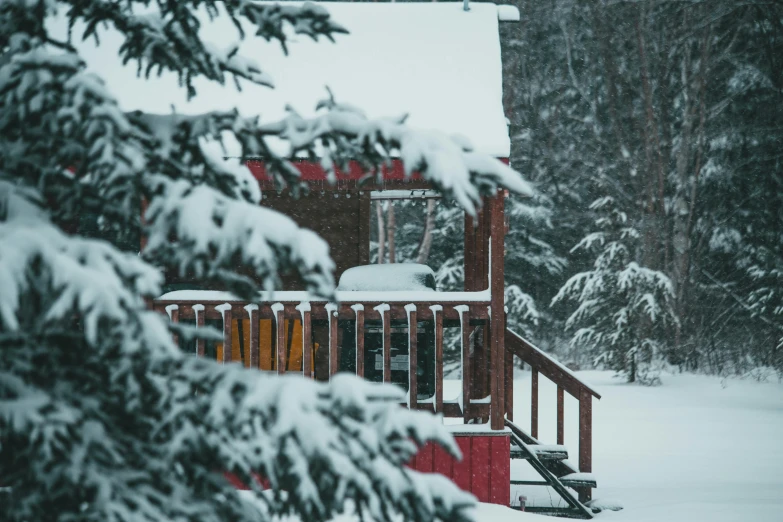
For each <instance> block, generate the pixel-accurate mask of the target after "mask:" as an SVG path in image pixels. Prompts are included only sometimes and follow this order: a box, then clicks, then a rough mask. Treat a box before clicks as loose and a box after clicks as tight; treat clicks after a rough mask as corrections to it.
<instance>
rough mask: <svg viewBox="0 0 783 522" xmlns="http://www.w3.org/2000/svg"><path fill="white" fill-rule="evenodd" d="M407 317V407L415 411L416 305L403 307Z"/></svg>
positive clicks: (417, 387)
mask: <svg viewBox="0 0 783 522" xmlns="http://www.w3.org/2000/svg"><path fill="white" fill-rule="evenodd" d="M405 312H406V314H407V315H408V407H409V408H411V409H412V410H415V409H417V408H418V407H419V401H418V394H419V383H418V375H416V372H417V371H418V368H419V365H418V360H417V359H418V345H417V343H418V332H417V329H418V324H417V323H416V305H415V304H413V303H411V304H407V305H405Z"/></svg>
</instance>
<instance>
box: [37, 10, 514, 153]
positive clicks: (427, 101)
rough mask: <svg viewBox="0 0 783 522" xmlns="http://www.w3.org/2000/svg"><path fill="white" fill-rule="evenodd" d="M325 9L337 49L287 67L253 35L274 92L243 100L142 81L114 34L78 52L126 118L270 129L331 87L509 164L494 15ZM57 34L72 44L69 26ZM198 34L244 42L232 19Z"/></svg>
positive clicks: (294, 38)
mask: <svg viewBox="0 0 783 522" xmlns="http://www.w3.org/2000/svg"><path fill="white" fill-rule="evenodd" d="M323 6H324V7H325V8H326V9H327V10H328V11H329V12H330V14H331V15H332V18H333V19H334V20H335V21H336V22H337V23H339V24H340V25H342V26H343V27H345V28H346V29H348V31H349V32H350V34H347V35H344V34H338V35H336V36H335V38H336V43H332V42H329V41H328V40H325V39H322V40H321V41H319V42H313V41H312V40H311V39H310V38H309V37H306V36H303V35H291V39H290V40H289V43H288V48H289V56H288V57H286V56H284V54H283V51H282V50H281V48H280V45H279V44H278V43H275V42H272V43H268V42H266V41H265V40H263V39H262V38H259V37H256V36H254V32H253V31H249V32H247V36H246V39H245V40H244V41H243V42H242V44H241V45H240V54H242V55H243V56H246V57H249V58H252V59H254V60H256V61H257V62H258V63H259V65H260V66H261V68H262V70H263V71H264V72H265V73H267V74H269V75H271V77H272V79H273V81H274V83H275V85H276V87H275V89H273V90H270V89H269V88H267V87H262V86H256V85H251V84H249V83H248V82H243V84H242V91H241V92H238V91H237V90H236V88H235V87H234V85H233V82H227V83H228V84H227V85H225V86H220V85H218V84H215V83H213V82H208V81H206V80H203V79H197V81H196V82H195V87H196V89H197V91H198V94H197V96H196V97H195V98H193V99H192V100H190V101H187V97H186V93H185V90H184V89H182V88H181V87H179V86H178V84H177V78H176V76H175V75H174V74H172V73H164V74H163V75H162V76H161V77H155V76H154V75H153V76H151V77H150V79H149V80H144V79H141V78H137V76H136V66H135V64H133V63H129V64H127V65H123V64H122V63H121V61H120V60H119V59H118V57H117V56H118V49H119V46H120V43H121V41H120V37H119V35H118V34H117V33H116V32H114V31H113V30H109V29H104V30H102V31H101V30H99V35H100V38H101V45H100V46H97V47H96V45H95V43H94V40H93V39H89V40H87V41H84V42H82V41H81V38H80V36H81V30H82V29H83V28H82V27H79V26H78V25H77V27H76V28H75V29H76V32H75V33H74V34H75V35H79V36H78V37H77V38H74V44H75V45H76V47H77V48H78V50H79V52H80V54H81V56H82V57H83V58H84V59H85V61H86V62H87V66H88V69H90V70H92V71H94V72H96V73H98V74H99V75H100V76H101V77H103V79H104V80H105V81H106V82H107V84H108V87H109V89H110V91H111V92H112V93H113V94H114V95H115V96H116V97H117V99H118V102H119V104H120V107H121V108H122V109H123V110H126V111H130V110H137V109H139V110H143V111H145V112H149V113H158V114H168V113H170V112H171V108H172V106H174V107H175V108H176V110H177V112H178V113H181V114H198V113H204V112H208V111H212V110H227V109H232V108H234V107H237V108H238V109H239V111H240V113H242V114H243V115H246V116H255V115H261V117H262V120H263V121H267V122H268V121H274V120H277V119H280V118H282V117H283V116H284V115H285V112H284V110H285V106H286V104H290V105H291V106H292V107H293V108H294V109H295V110H296V111H298V112H299V113H300V114H302V115H303V116H309V115H312V114H313V113H314V110H315V106H316V103H317V102H318V101H319V100H322V99H324V98H325V97H326V94H327V93H326V87H327V86H328V87H329V88H330V89H331V90H332V92H333V93H334V95H335V97H336V99H337V100H338V101H339V102H344V103H350V104H351V105H354V106H356V107H359V108H361V109H362V110H364V111H365V112H366V113H367V115H368V116H369V117H371V118H380V117H396V116H399V115H401V114H405V113H408V114H409V118H408V123H409V124H410V125H411V126H414V127H418V128H422V129H436V130H440V131H445V132H448V133H449V134H459V135H462V136H464V137H466V138H468V139H469V140H470V142H472V144H473V146H474V147H475V148H476V149H477V150H478V151H480V152H483V153H486V154H489V155H492V156H495V157H508V155H509V146H510V145H509V137H508V129H507V124H506V118H505V115H504V113H503V105H502V78H501V60H500V40H499V34H498V18H499V13H498V7H497V6H496V5H494V4H485V3H472V4H471V5H470V11H467V12H466V11H464V10H463V7H462V2H434V3H342V2H324V3H323ZM504 13H505V11H502V12H501V13H500V14H501V15H503V14H504ZM50 29H51V30H52V31H53V32H54V33H55V34H61V35H62V36H64V35H65V30H66V27H65V23H64V21H63V20H62V19H60V20H58V21H55V22H54V23H53V24H52V27H51V28H50ZM201 32H202V37H203V38H204V39H205V40H206V41H208V42H210V43H212V44H214V45H215V46H216V47H217V48H220V49H223V48H227V47H229V46H230V45H231V44H233V43H235V42H236V41H237V40H238V36H237V31H236V29H235V28H234V27H233V25H232V24H231V22H230V21H229V20H228V19H227V18H225V17H220V18H219V19H217V20H215V21H213V22H209V20H208V18H207V17H206V15H204V17H203V23H202V28H201Z"/></svg>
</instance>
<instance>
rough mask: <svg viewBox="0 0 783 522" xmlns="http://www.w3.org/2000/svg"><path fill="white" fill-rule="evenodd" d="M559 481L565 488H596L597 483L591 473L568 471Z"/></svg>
mask: <svg viewBox="0 0 783 522" xmlns="http://www.w3.org/2000/svg"><path fill="white" fill-rule="evenodd" d="M559 480H560V483H561V484H563V485H564V486H565V487H567V488H597V487H598V483H597V482H596V480H595V475H593V474H592V473H569V474H568V475H563V476H562V477H560V479H559Z"/></svg>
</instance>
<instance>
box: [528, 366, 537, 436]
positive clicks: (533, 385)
mask: <svg viewBox="0 0 783 522" xmlns="http://www.w3.org/2000/svg"><path fill="white" fill-rule="evenodd" d="M530 374H531V376H530V435H532V436H533V438H534V439H537V438H538V370H536V369H533V370H531V372H530Z"/></svg>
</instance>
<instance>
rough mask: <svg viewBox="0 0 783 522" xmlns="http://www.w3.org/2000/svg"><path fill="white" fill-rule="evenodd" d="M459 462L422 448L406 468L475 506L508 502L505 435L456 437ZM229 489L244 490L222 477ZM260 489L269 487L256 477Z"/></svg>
mask: <svg viewBox="0 0 783 522" xmlns="http://www.w3.org/2000/svg"><path fill="white" fill-rule="evenodd" d="M454 440H455V441H456V442H457V445H458V446H459V448H460V451H462V460H460V461H458V460H455V459H454V458H453V457H452V456H451V455H449V454H448V453H446V451H444V450H443V449H441V448H440V447H438V446H435V445H434V444H427V445H426V446H424V447H422V448H421V449H420V450H419V452H418V453H417V454H416V456H415V457H414V458H413V461H412V462H411V463H410V467H411V468H413V469H415V470H417V471H421V472H422V473H433V472H434V473H440V474H442V475H445V476H446V477H448V478H450V479H451V480H453V481H454V483H455V484H456V485H457V486H458V487H459V488H461V489H463V490H465V491H469V492H471V493H473V494H474V495H475V496H476V498H477V499H478V501H479V502H489V503H492V504H500V505H502V506H508V505H510V502H511V482H510V479H511V458H510V457H511V455H510V438H509V436H508V435H483V434H471V435H456V436H455V437H454ZM226 478H228V480H229V482H230V483H231V485H233V486H234V487H235V488H237V489H248V487H247V486H246V485H245V484H243V483H242V482H241V481H240V480H239V479H238V478H237V477H236V476H235V475H232V474H231V473H226ZM256 480H258V482H259V484H260V485H261V487H262V488H264V489H266V488H268V487H269V483H268V482H267V481H266V480H264V479H263V478H261V477H256Z"/></svg>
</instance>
